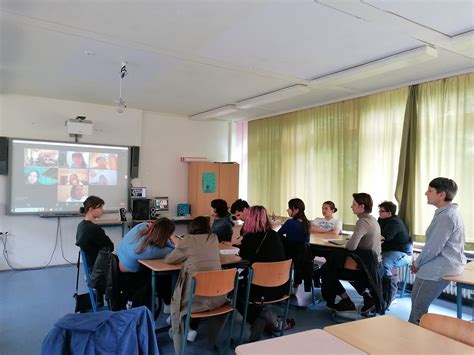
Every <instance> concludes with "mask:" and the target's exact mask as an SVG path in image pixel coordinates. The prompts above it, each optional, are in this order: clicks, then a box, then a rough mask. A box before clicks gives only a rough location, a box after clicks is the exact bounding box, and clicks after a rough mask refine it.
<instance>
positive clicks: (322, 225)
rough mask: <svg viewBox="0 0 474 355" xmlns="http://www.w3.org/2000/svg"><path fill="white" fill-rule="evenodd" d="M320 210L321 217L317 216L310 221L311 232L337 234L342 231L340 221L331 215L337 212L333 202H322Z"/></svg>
mask: <svg viewBox="0 0 474 355" xmlns="http://www.w3.org/2000/svg"><path fill="white" fill-rule="evenodd" d="M322 212H323V218H320V217H318V218H315V219H314V221H313V222H311V232H313V233H327V234H331V235H339V234H340V233H341V231H342V222H341V221H340V220H339V219H335V218H334V217H333V214H334V213H336V212H337V208H336V205H335V204H334V202H332V201H326V202H324V203H323V207H322Z"/></svg>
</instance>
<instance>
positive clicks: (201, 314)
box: [191, 304, 234, 318]
mask: <svg viewBox="0 0 474 355" xmlns="http://www.w3.org/2000/svg"><path fill="white" fill-rule="evenodd" d="M233 310H234V309H233V308H232V307H231V306H229V305H227V304H226V305H223V306H221V307H219V308H216V309H213V310H212V311H205V312H196V313H191V318H207V317H214V316H218V315H220V314H226V313H229V312H232V311H233Z"/></svg>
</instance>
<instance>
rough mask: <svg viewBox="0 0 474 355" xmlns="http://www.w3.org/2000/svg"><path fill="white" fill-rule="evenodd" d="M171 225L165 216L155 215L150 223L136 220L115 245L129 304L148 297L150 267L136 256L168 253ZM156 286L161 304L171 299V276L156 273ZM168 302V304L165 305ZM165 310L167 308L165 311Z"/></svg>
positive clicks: (143, 302)
mask: <svg viewBox="0 0 474 355" xmlns="http://www.w3.org/2000/svg"><path fill="white" fill-rule="evenodd" d="M174 229H175V225H174V223H173V222H172V221H171V220H169V219H168V218H158V219H156V220H155V221H154V222H152V223H140V224H138V225H136V226H135V227H133V228H132V229H131V230H130V231H129V232H128V233H127V234H126V235H125V236H124V238H123V239H122V241H121V242H120V245H119V247H118V249H117V256H118V258H119V268H120V271H121V272H122V273H123V274H122V279H121V286H122V287H123V288H124V289H126V290H128V291H129V292H130V293H131V294H132V305H133V307H138V306H143V305H147V304H148V303H149V300H150V296H151V290H150V288H149V286H150V279H151V271H150V269H148V268H145V267H143V266H142V265H141V264H140V263H139V262H138V260H140V259H144V260H148V259H163V258H164V257H165V256H166V255H168V254H169V253H171V252H172V251H173V250H174V248H175V244H174V243H173V242H171V238H172V236H173V232H174ZM157 278H158V281H157V284H158V285H159V286H160V287H159V288H158V290H157V292H158V294H159V295H160V297H161V298H162V299H163V302H164V304H165V308H168V309H169V304H170V302H171V278H170V277H169V276H160V275H159V276H157ZM166 305H168V307H166ZM167 313H169V311H168V312H167Z"/></svg>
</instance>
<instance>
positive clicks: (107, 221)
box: [93, 219, 127, 225]
mask: <svg viewBox="0 0 474 355" xmlns="http://www.w3.org/2000/svg"><path fill="white" fill-rule="evenodd" d="M93 222H94V223H95V224H99V225H101V224H110V225H121V224H125V223H127V222H122V221H121V220H120V219H96V220H94V221H93Z"/></svg>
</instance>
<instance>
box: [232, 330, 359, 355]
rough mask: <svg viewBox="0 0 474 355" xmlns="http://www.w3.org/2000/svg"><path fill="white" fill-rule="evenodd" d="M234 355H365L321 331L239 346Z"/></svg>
mask: <svg viewBox="0 0 474 355" xmlns="http://www.w3.org/2000/svg"><path fill="white" fill-rule="evenodd" d="M235 353H236V354H237V355H250V354H255V355H256V354H366V353H364V352H363V351H361V350H359V349H357V348H355V347H353V346H352V345H350V344H347V343H346V342H344V341H342V340H340V339H338V338H337V337H335V336H333V335H331V334H329V333H327V332H325V331H323V330H321V329H314V330H308V331H306V332H300V333H295V334H291V335H285V336H284V337H278V338H273V339H267V340H262V341H258V342H255V343H249V344H244V345H239V346H238V347H236V348H235Z"/></svg>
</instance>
